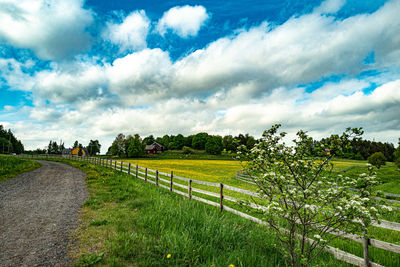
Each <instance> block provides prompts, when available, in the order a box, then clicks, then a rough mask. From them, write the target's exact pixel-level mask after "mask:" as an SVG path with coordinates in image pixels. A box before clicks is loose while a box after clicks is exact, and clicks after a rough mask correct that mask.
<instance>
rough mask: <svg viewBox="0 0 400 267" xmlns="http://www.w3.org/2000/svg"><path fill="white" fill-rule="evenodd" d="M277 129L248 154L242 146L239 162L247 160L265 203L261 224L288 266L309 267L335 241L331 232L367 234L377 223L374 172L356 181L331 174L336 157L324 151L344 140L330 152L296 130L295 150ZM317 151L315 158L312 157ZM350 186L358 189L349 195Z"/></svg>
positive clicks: (268, 131) (249, 171) (341, 139)
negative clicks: (271, 232)
mask: <svg viewBox="0 0 400 267" xmlns="http://www.w3.org/2000/svg"><path fill="white" fill-rule="evenodd" d="M279 127H280V125H274V126H273V127H271V129H269V130H267V131H265V132H264V134H263V136H262V138H261V139H260V141H259V142H258V143H257V144H256V145H255V146H254V148H252V149H251V150H247V149H246V148H245V147H243V146H242V147H241V148H240V151H239V158H240V159H241V160H246V161H248V163H247V164H246V172H247V173H248V174H249V175H251V176H252V177H253V179H254V182H255V183H256V184H257V186H258V191H259V193H260V194H261V195H262V197H263V198H265V199H267V200H268V204H267V205H266V207H267V209H266V211H265V213H264V215H265V219H266V220H267V222H268V223H269V224H270V226H271V227H272V228H273V229H274V230H275V232H276V234H277V237H278V238H279V240H280V241H281V243H282V245H283V246H282V247H283V248H284V249H285V252H286V256H287V258H288V260H289V262H290V264H291V265H292V266H307V265H309V263H310V262H311V261H312V260H313V259H314V258H315V257H316V256H317V255H318V254H319V253H320V252H321V251H322V250H323V248H324V247H325V246H326V245H327V244H328V243H329V242H330V240H331V239H332V238H334V237H333V235H329V233H330V232H337V230H341V231H347V232H352V233H363V234H364V235H365V234H366V233H365V231H363V230H364V229H365V227H366V226H368V225H369V224H370V223H371V222H372V221H373V220H378V216H379V214H380V212H381V210H382V207H381V206H380V204H379V203H378V202H377V200H376V199H375V195H376V193H375V192H374V186H375V185H376V184H377V180H376V177H375V175H373V173H372V170H371V172H370V173H369V174H362V175H360V176H359V177H358V178H357V179H351V178H349V177H346V176H341V175H335V174H334V173H333V172H332V168H333V165H332V163H331V162H330V160H331V158H332V157H333V156H334V153H326V151H327V149H328V150H329V151H335V150H338V148H337V147H342V146H343V142H346V138H340V139H339V138H338V140H337V142H335V143H334V144H332V145H331V147H315V145H314V143H313V140H312V138H310V137H308V136H307V134H306V133H305V132H304V131H299V132H298V133H297V138H296V139H295V140H293V142H294V145H293V146H288V145H286V144H285V143H284V142H283V140H282V139H283V138H284V136H285V135H286V133H284V132H282V133H279V134H278V128H279ZM346 137H349V135H347V136H346ZM334 146H337V147H334ZM317 150H319V151H320V153H319V155H321V157H319V158H318V159H317V158H313V157H312V156H311V155H312V153H314V154H315V151H317ZM354 187H357V188H359V190H358V191H354V190H353V191H352V190H350V188H354Z"/></svg>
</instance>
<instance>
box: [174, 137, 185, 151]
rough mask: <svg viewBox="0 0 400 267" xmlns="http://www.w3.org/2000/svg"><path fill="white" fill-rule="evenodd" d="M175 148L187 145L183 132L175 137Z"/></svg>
mask: <svg viewBox="0 0 400 267" xmlns="http://www.w3.org/2000/svg"><path fill="white" fill-rule="evenodd" d="M174 145H175V149H182V147H183V146H184V145H185V137H184V136H183V135H182V134H178V135H177V136H175V137H174Z"/></svg>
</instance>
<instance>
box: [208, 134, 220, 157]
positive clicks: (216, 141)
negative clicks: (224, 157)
mask: <svg viewBox="0 0 400 267" xmlns="http://www.w3.org/2000/svg"><path fill="white" fill-rule="evenodd" d="M205 149H206V152H207V153H208V154H212V155H221V152H222V149H223V147H222V137H221V136H210V137H208V140H207V143H206V145H205Z"/></svg>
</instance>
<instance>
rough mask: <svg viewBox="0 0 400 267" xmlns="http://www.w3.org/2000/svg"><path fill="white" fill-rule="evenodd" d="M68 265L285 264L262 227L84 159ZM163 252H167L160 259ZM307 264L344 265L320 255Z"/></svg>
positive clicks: (78, 163)
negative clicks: (84, 192)
mask: <svg viewBox="0 0 400 267" xmlns="http://www.w3.org/2000/svg"><path fill="white" fill-rule="evenodd" d="M68 163H69V164H71V165H72V166H75V167H78V168H81V169H82V170H84V171H85V172H86V173H87V184H88V188H89V192H90V199H89V200H88V201H86V202H85V205H84V207H83V210H82V220H81V228H80V230H79V231H78V232H77V234H76V238H77V239H78V240H79V242H78V243H77V244H76V246H75V247H73V248H71V256H73V257H74V258H75V259H77V261H76V263H75V265H76V266H97V265H99V266H228V265H229V264H234V266H286V262H285V261H284V260H283V257H282V254H281V251H282V250H281V248H280V244H279V243H278V241H277V240H276V239H275V238H274V237H273V235H272V234H271V232H270V229H268V228H266V227H264V226H260V225H257V224H255V223H253V222H251V221H248V220H245V219H243V218H240V217H238V216H236V215H233V214H231V213H228V212H222V213H221V212H219V210H218V209H217V208H215V207H211V206H208V205H205V204H202V203H199V202H196V201H189V200H187V199H185V198H183V197H182V196H179V195H176V194H174V193H171V192H169V191H167V190H164V189H161V188H158V187H156V186H154V185H152V184H149V183H145V182H144V181H142V180H139V179H135V178H134V177H132V176H128V175H125V174H121V173H118V172H114V171H112V170H110V169H107V168H103V167H99V166H95V165H92V164H89V163H86V162H76V161H69V162H68ZM168 254H171V257H170V258H168V257H167V256H168ZM313 265H314V266H333V265H336V266H349V265H347V264H345V263H343V262H340V261H338V260H335V259H334V258H333V256H331V255H330V254H327V253H323V254H321V256H320V257H319V258H318V259H317V260H316V261H315V262H314V263H313Z"/></svg>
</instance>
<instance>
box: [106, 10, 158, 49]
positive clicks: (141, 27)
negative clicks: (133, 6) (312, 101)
mask: <svg viewBox="0 0 400 267" xmlns="http://www.w3.org/2000/svg"><path fill="white" fill-rule="evenodd" d="M149 29H150V20H149V18H148V17H147V16H146V13H145V11H144V10H140V11H134V12H132V13H130V14H129V15H128V16H127V17H126V18H123V21H122V23H120V24H118V23H113V22H108V23H107V28H106V30H105V31H104V32H103V38H105V39H106V40H109V41H111V42H112V43H114V44H116V45H118V46H119V47H120V51H121V52H122V51H126V50H141V49H143V48H146V46H147V43H146V38H147V34H148V32H149Z"/></svg>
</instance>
